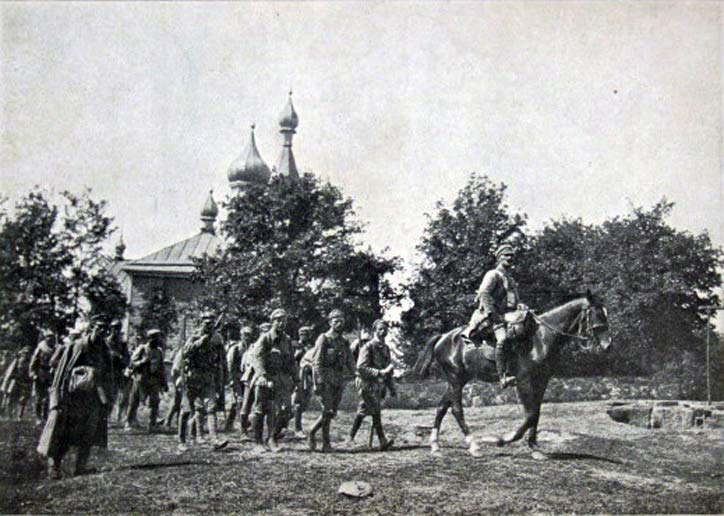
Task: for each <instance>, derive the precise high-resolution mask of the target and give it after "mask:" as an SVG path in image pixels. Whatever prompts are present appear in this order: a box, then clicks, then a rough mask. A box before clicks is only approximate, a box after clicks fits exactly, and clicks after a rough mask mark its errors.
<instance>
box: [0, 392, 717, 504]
mask: <svg viewBox="0 0 724 516" xmlns="http://www.w3.org/2000/svg"><path fill="white" fill-rule="evenodd" d="M605 408H606V404H605V403H604V402H580V403H559V404H547V405H545V406H544V407H543V413H542V417H541V424H540V428H541V432H540V434H539V435H540V437H539V440H540V444H541V445H542V446H543V448H544V449H545V451H547V452H549V454H550V457H549V459H548V460H545V461H539V460H534V459H533V458H532V457H531V455H530V453H529V451H528V449H527V447H526V445H525V444H518V443H516V444H513V445H510V446H508V447H505V448H497V447H495V446H493V445H487V444H484V445H483V451H484V455H483V457H480V458H475V457H472V456H471V455H469V454H468V453H467V450H466V446H465V444H464V442H463V440H462V436H461V433H460V431H459V429H458V428H457V425H456V423H455V422H454V420H453V419H452V416H451V415H449V416H448V417H449V419H446V420H445V422H444V423H443V432H442V434H441V436H440V441H441V444H442V445H443V453H442V455H441V456H432V455H431V454H430V451H429V447H428V444H427V438H428V428H429V426H430V425H431V424H432V418H433V415H434V411H433V410H431V409H430V410H414V411H412V410H387V411H385V413H384V415H383V417H384V421H385V424H386V428H387V432H388V435H389V436H392V437H394V438H395V444H396V446H395V448H394V449H393V450H392V451H390V452H387V453H379V452H376V451H369V450H368V449H367V447H366V437H367V435H368V434H367V431H368V428H369V426H368V425H369V423H367V422H365V425H364V426H363V428H362V431H361V432H360V434H359V435H358V438H357V443H356V444H355V445H352V444H349V443H346V442H341V441H342V439H343V436H344V435H346V433H347V431H348V429H349V427H350V425H351V421H352V418H353V414H352V413H350V412H345V413H341V414H340V415H339V416H338V418H337V420H335V422H334V424H333V440H334V441H335V442H336V445H337V453H334V454H321V453H318V452H316V453H312V452H310V451H308V450H307V449H306V446H305V442H304V441H302V440H299V439H286V440H283V445H284V447H283V450H282V451H281V452H280V453H277V454H271V453H263V454H259V453H255V452H253V451H251V443H250V442H249V441H248V440H247V439H246V438H242V437H241V436H240V435H239V433H238V432H235V433H233V434H230V435H227V436H226V437H228V438H229V440H230V444H229V446H228V447H227V448H226V449H225V450H222V451H220V452H212V451H210V450H209V449H208V448H203V447H199V448H194V449H192V450H190V451H187V452H184V453H178V452H177V451H176V441H175V437H174V435H172V434H171V433H168V434H156V435H147V434H144V433H142V432H140V431H139V432H133V433H124V432H121V431H120V430H118V429H116V428H115V427H114V428H112V429H111V430H110V443H109V449H108V451H107V452H97V451H96V452H94V454H93V456H92V458H91V466H92V467H95V468H97V471H96V472H95V473H92V474H89V475H86V476H82V477H76V478H72V477H71V476H70V475H68V476H64V478H63V479H62V480H56V481H50V480H48V478H47V476H46V472H45V465H44V462H43V461H42V460H41V459H40V457H38V455H37V454H36V453H35V451H34V449H35V445H36V443H37V438H38V435H39V433H40V430H39V429H37V428H35V427H34V426H33V425H32V423H31V422H30V420H27V421H23V422H13V421H0V432H2V433H1V434H0V435H1V436H2V437H1V439H2V450H1V453H0V459H1V462H0V468H1V469H0V512H3V513H6V512H9V513H76V514H83V513H120V512H122V513H129V512H143V513H149V512H151V513H199V512H235V513H241V514H250V513H260V514H294V515H299V514H329V515H332V514H334V515H342V514H405V515H411V514H518V513H609V514H621V513H724V434H723V433H722V430H715V429H707V430H683V431H659V430H645V429H641V428H637V427H633V426H629V425H624V424H620V423H616V422H614V421H613V420H611V419H610V418H609V417H608V416H607V415H606V412H605ZM315 415H316V414H314V413H312V414H308V415H305V423H309V422H311V420H312V417H314V416H315ZM466 416H467V419H468V423H469V424H470V426H471V427H472V428H473V430H474V431H475V432H476V434H478V435H483V434H488V433H490V434H501V433H504V432H507V431H510V430H512V429H513V428H514V427H515V425H516V424H517V423H518V422H519V421H520V418H521V416H520V411H519V409H518V407H517V406H514V405H503V406H496V407H485V408H470V409H467V410H466ZM69 458H72V457H69ZM66 462H67V463H68V464H67V465H66V466H67V467H68V468H70V466H71V465H72V464H71V462H72V461H70V460H66ZM346 480H362V481H366V482H368V483H369V484H370V485H371V486H372V489H373V496H371V497H369V498H365V499H350V498H346V497H344V496H342V495H339V494H337V489H338V487H339V485H340V484H341V483H342V482H344V481H346Z"/></svg>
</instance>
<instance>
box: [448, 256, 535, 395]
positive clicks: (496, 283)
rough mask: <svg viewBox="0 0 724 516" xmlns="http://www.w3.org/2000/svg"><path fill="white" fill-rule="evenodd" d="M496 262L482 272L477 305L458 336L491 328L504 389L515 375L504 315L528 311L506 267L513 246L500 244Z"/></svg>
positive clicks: (513, 379)
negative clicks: (509, 358) (511, 372)
mask: <svg viewBox="0 0 724 516" xmlns="http://www.w3.org/2000/svg"><path fill="white" fill-rule="evenodd" d="M495 258H496V260H497V265H496V267H495V269H491V270H489V271H488V272H486V273H485V276H484V277H483V281H482V283H481V284H480V288H479V289H478V293H477V295H476V297H475V299H476V301H478V303H479V306H478V308H477V310H475V311H474V312H473V315H472V316H471V317H470V322H469V323H468V325H467V327H466V328H465V329H464V330H463V332H462V333H461V335H462V336H463V337H465V338H467V339H469V338H470V334H471V333H472V332H473V331H475V330H477V329H480V330H481V331H482V330H484V329H487V328H490V327H492V328H493V335H494V336H495V341H496V346H495V365H496V367H497V370H498V377H499V378H500V386H501V387H502V388H503V389H504V388H506V387H509V386H510V385H514V384H515V376H508V374H507V372H508V364H507V349H506V347H507V346H506V345H507V343H508V332H507V327H506V324H505V314H506V313H507V312H511V311H515V310H516V309H517V310H527V309H528V307H526V306H525V305H523V304H519V297H518V287H517V285H516V282H515V280H514V279H513V276H512V275H511V274H510V271H509V267H510V265H511V262H512V259H513V248H512V247H511V246H510V245H508V244H503V245H501V246H500V247H498V249H496V251H495Z"/></svg>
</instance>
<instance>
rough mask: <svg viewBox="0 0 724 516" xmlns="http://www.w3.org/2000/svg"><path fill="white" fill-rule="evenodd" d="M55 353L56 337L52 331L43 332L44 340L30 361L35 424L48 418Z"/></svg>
mask: <svg viewBox="0 0 724 516" xmlns="http://www.w3.org/2000/svg"><path fill="white" fill-rule="evenodd" d="M54 353H55V336H54V335H53V332H52V331H49V330H46V331H44V332H43V339H42V340H41V341H40V342H39V343H38V346H37V347H36V348H35V352H34V353H33V357H32V358H31V359H30V367H29V374H30V377H31V378H32V380H33V399H34V400H35V422H36V423H37V424H42V423H43V422H44V421H45V419H46V418H47V417H48V396H49V392H48V389H50V385H51V384H52V383H53V376H52V370H51V366H50V360H51V359H52V358H53V354H54Z"/></svg>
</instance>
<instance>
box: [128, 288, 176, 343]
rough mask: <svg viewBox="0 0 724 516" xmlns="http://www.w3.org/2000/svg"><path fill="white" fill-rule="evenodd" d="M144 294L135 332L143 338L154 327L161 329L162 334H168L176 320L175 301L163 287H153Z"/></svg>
mask: <svg viewBox="0 0 724 516" xmlns="http://www.w3.org/2000/svg"><path fill="white" fill-rule="evenodd" d="M144 294H145V298H146V299H145V301H144V302H143V305H142V306H141V310H140V313H139V316H140V321H139V323H138V324H137V325H136V333H137V334H138V335H141V336H142V338H143V337H145V335H146V332H147V331H148V330H151V329H153V328H156V329H159V330H161V334H162V335H164V336H168V335H169V334H170V333H171V332H172V331H173V328H174V325H175V324H176V321H177V320H178V310H177V307H176V301H175V300H174V298H173V297H172V296H169V295H168V293H167V292H166V290H165V289H163V288H154V289H153V290H152V291H151V292H145V293H144Z"/></svg>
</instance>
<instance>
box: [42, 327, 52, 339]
mask: <svg viewBox="0 0 724 516" xmlns="http://www.w3.org/2000/svg"><path fill="white" fill-rule="evenodd" d="M40 334H41V335H42V336H43V337H51V336H53V335H54V333H53V330H51V329H50V328H43V329H42V330H40Z"/></svg>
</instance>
